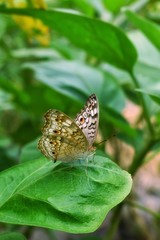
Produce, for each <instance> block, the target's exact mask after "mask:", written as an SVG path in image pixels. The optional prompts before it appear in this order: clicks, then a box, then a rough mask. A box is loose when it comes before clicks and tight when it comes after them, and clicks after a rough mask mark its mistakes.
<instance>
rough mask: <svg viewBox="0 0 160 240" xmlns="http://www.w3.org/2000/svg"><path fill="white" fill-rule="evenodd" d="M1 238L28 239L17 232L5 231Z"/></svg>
mask: <svg viewBox="0 0 160 240" xmlns="http://www.w3.org/2000/svg"><path fill="white" fill-rule="evenodd" d="M0 239H1V240H26V238H25V237H24V236H23V235H22V234H21V233H17V232H5V233H1V234H0Z"/></svg>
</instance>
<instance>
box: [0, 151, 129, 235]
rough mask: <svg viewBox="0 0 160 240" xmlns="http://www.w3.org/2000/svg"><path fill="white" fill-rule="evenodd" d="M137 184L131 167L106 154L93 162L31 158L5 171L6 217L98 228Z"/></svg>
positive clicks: (0, 186)
mask: <svg viewBox="0 0 160 240" xmlns="http://www.w3.org/2000/svg"><path fill="white" fill-rule="evenodd" d="M131 185H132V180H131V177H130V175H129V174H128V173H127V172H125V171H123V170H121V169H120V168H119V167H118V166H117V165H116V164H115V163H114V162H112V161H110V160H109V159H107V158H104V157H101V156H95V158H94V162H89V163H88V164H87V163H86V162H85V161H81V162H79V161H75V162H74V163H68V164H61V163H60V162H58V163H56V164H54V163H52V162H51V161H48V160H47V159H45V158H41V159H37V160H32V161H28V162H25V163H23V164H20V165H18V166H16V167H12V168H10V169H8V170H7V171H4V172H2V173H1V174H0V193H1V195H0V203H1V208H0V221H1V222H5V223H12V224H21V225H31V226H39V227H46V228H51V229H55V230H61V231H66V232H71V233H88V232H93V231H95V230H96V229H97V228H98V227H99V226H100V225H101V224H102V222H103V220H104V219H105V217H106V215H107V213H108V212H109V211H110V209H111V208H113V207H114V206H116V205H117V204H118V203H120V202H121V201H123V199H124V198H125V197H126V196H127V195H128V194H129V192H130V190H131Z"/></svg>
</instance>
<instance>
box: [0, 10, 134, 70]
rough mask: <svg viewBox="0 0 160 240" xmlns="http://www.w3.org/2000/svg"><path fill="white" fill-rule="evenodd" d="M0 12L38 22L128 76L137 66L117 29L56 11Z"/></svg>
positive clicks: (129, 43)
mask: <svg viewBox="0 0 160 240" xmlns="http://www.w3.org/2000/svg"><path fill="white" fill-rule="evenodd" d="M0 12H1V13H8V14H18V15H28V16H32V17H34V18H39V19H41V20H42V21H43V22H44V23H45V24H46V25H47V26H49V27H50V28H51V29H54V30H56V31H58V32H59V33H60V34H62V35H63V36H65V37H67V38H68V39H69V40H70V41H71V42H72V43H73V44H75V45H76V46H78V47H80V48H82V49H85V51H87V52H88V53H90V54H91V55H93V56H96V57H97V58H98V59H100V60H103V61H106V62H109V63H110V64H112V65H114V66H117V67H118V68H121V69H125V70H127V71H129V72H130V71H132V68H133V66H134V64H135V62H136V59H137V53H136V50H135V48H134V46H133V45H132V43H131V41H130V40H129V39H128V37H127V36H126V35H125V34H124V33H123V32H122V31H121V30H120V29H119V28H117V27H115V26H113V25H111V24H109V23H105V22H102V21H99V20H96V19H91V18H88V17H85V16H82V15H78V14H71V13H68V12H64V11H63V12H62V11H56V10H46V11H44V10H40V9H11V8H10V9H9V8H8V9H7V8H2V7H1V8H0Z"/></svg>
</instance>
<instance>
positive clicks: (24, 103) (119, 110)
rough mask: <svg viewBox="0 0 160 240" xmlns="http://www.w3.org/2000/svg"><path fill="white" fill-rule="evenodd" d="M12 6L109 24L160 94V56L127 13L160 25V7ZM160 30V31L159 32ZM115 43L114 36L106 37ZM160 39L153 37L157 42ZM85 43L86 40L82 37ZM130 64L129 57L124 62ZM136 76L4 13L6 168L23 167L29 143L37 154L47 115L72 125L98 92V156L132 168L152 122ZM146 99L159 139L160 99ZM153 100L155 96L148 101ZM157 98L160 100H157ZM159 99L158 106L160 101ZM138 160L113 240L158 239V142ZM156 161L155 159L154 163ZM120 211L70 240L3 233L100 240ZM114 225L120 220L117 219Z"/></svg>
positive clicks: (0, 142) (0, 76) (1, 60)
mask: <svg viewBox="0 0 160 240" xmlns="http://www.w3.org/2000/svg"><path fill="white" fill-rule="evenodd" d="M0 3H1V5H2V6H6V7H7V8H25V7H30V8H40V9H50V8H60V9H65V10H67V11H76V12H80V13H82V14H84V15H86V16H88V17H90V18H94V19H100V20H103V21H105V22H109V23H111V24H113V25H114V26H116V27H118V28H120V29H121V30H122V31H123V32H124V33H125V34H126V35H127V36H128V38H129V39H130V40H131V42H132V43H133V45H134V47H135V49H136V51H137V53H138V59H137V62H136V64H135V75H136V77H137V79H138V81H139V82H140V85H141V87H142V88H143V89H145V91H146V92H147V91H149V90H151V89H153V90H154V91H155V90H156V93H159V92H160V84H159V82H160V79H159V78H160V54H159V49H158V48H157V46H156V44H155V45H154V44H153V42H152V43H151V41H150V39H149V38H148V37H146V36H145V35H144V34H143V33H142V31H141V30H140V29H138V27H136V26H135V25H134V24H133V23H132V22H131V21H130V20H129V19H128V18H127V16H126V15H125V13H124V9H126V8H127V7H128V8H129V9H131V10H132V11H134V12H136V13H137V15H138V16H142V17H145V18H146V19H148V20H150V21H152V22H154V23H156V24H157V27H158V25H159V23H160V2H159V1H155V0H154V1H149V0H140V1H133V0H117V1H111V0H99V1H96V0H95V1H93V0H92V1H90V0H81V1H77V0H64V1H63V0H62V1H58V0H57V1H56V0H55V1H53V0H52V1H51V0H46V1H44V0H39V1H38V0H28V1H25V0H24V1H22V0H17V1H16V0H8V1H2V0H1V1H0ZM159 31H160V30H159ZM104 37H108V38H109V37H110V36H104ZM156 37H158V39H160V36H158V35H157V36H155V38H156ZM82 38H83V36H82ZM128 61H130V59H126V62H128ZM135 88H136V86H135V85H134V81H133V80H132V78H131V75H130V74H128V73H127V72H126V71H124V70H121V69H119V68H117V67H115V66H113V65H111V64H109V63H107V62H105V61H104V60H101V59H98V58H96V57H95V56H92V55H91V54H89V53H88V52H87V51H85V49H83V48H79V47H77V46H76V45H74V44H73V43H72V41H70V40H69V39H68V38H66V37H65V36H63V35H61V34H59V33H58V32H57V31H55V30H54V24H53V28H52V29H50V28H49V27H48V26H47V25H45V24H44V23H43V22H42V21H40V20H38V19H34V18H32V17H27V16H18V15H4V14H1V15H0V169H1V171H2V170H5V169H7V168H9V167H12V166H14V165H16V164H18V163H20V159H21V154H22V151H24V150H25V149H26V148H27V146H29V144H30V143H34V144H35V145H34V146H35V149H33V151H32V156H31V155H30V154H29V155H28V157H29V158H30V159H31V158H33V159H34V158H36V157H39V156H41V154H40V153H39V151H38V150H37V149H36V142H37V138H39V137H40V135H41V127H42V125H43V115H44V113H45V112H46V111H47V110H48V109H50V108H55V109H59V110H61V111H63V112H65V113H66V114H67V115H69V116H70V117H71V118H73V119H74V117H75V116H76V114H77V113H78V112H79V111H80V109H81V108H82V107H83V104H84V103H85V101H86V99H87V98H88V96H89V95H90V94H92V93H95V94H96V95H97V97H98V99H99V103H100V126H99V133H98V137H97V142H100V141H103V140H104V139H106V140H107V141H106V143H103V144H101V145H98V151H101V153H102V152H103V153H104V154H105V155H106V156H108V157H109V158H111V159H112V160H113V161H115V162H116V163H117V164H118V165H119V166H120V167H121V168H123V169H125V170H128V171H129V170H131V169H130V166H132V164H133V161H134V160H135V158H136V157H137V155H136V154H137V152H139V151H140V150H141V149H144V147H145V141H147V140H146V139H147V138H146V133H147V130H146V129H147V128H146V122H145V118H144V115H143V109H142V107H141V103H140V101H139V99H138V97H137V93H136V91H135ZM152 95H153V94H148V95H147V94H145V101H146V103H147V104H146V106H147V109H148V112H149V119H150V122H151V124H152V127H154V129H155V132H156V136H159V131H160V128H159V122H160V111H159V102H160V100H159V98H158V97H157V95H156V97H155V96H154V97H155V98H151V97H152ZM150 96H151V97H150ZM155 99H156V100H155ZM157 99H158V100H157ZM157 139H158V138H156V143H155V144H153V145H152V147H148V148H147V149H145V150H146V151H145V153H144V152H143V151H142V152H143V153H144V154H141V155H139V158H140V161H141V160H143V164H139V167H137V168H136V170H135V171H134V173H133V175H134V181H133V182H134V183H133V188H132V192H131V194H130V196H129V197H128V198H127V200H126V202H125V204H124V206H123V211H121V216H120V218H119V219H118V221H117V226H116V231H115V234H114V238H113V239H115V240H119V239H123V240H125V239H126V240H132V239H133V240H135V239H136V240H142V239H144V240H154V239H155V240H156V239H157V240H158V239H160V228H159V226H160V200H159V199H160V187H159V186H160V177H159V176H160V159H159V147H160V144H159V142H158V141H159V140H157ZM151 160H152V161H151ZM113 215H114V209H113V211H111V212H110V213H109V215H108V216H107V218H106V220H105V222H104V223H103V225H102V226H101V227H100V228H99V229H98V230H97V231H96V232H94V233H91V234H86V235H82V234H81V235H76V234H69V233H64V232H59V231H53V230H48V229H43V228H37V227H28V226H16V225H9V224H1V227H0V229H1V231H18V232H20V233H22V234H24V235H25V236H26V237H27V239H30V240H39V239H43V240H50V239H56V240H75V239H76V240H82V239H83V240H85V239H86V240H88V239H89V240H91V239H93V240H100V239H103V240H104V239H111V238H108V237H109V236H108V235H107V234H108V233H109V232H110V230H109V229H112V227H113V226H114V224H113ZM114 221H116V220H114Z"/></svg>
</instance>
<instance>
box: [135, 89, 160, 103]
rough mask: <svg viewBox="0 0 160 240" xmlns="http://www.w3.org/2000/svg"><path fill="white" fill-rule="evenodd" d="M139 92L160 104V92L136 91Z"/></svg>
mask: <svg viewBox="0 0 160 240" xmlns="http://www.w3.org/2000/svg"><path fill="white" fill-rule="evenodd" d="M136 91H137V92H142V93H145V94H147V95H149V96H150V97H151V98H152V99H153V101H154V102H156V103H158V104H160V90H158V89H157V90H153V89H151V90H144V89H136Z"/></svg>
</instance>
